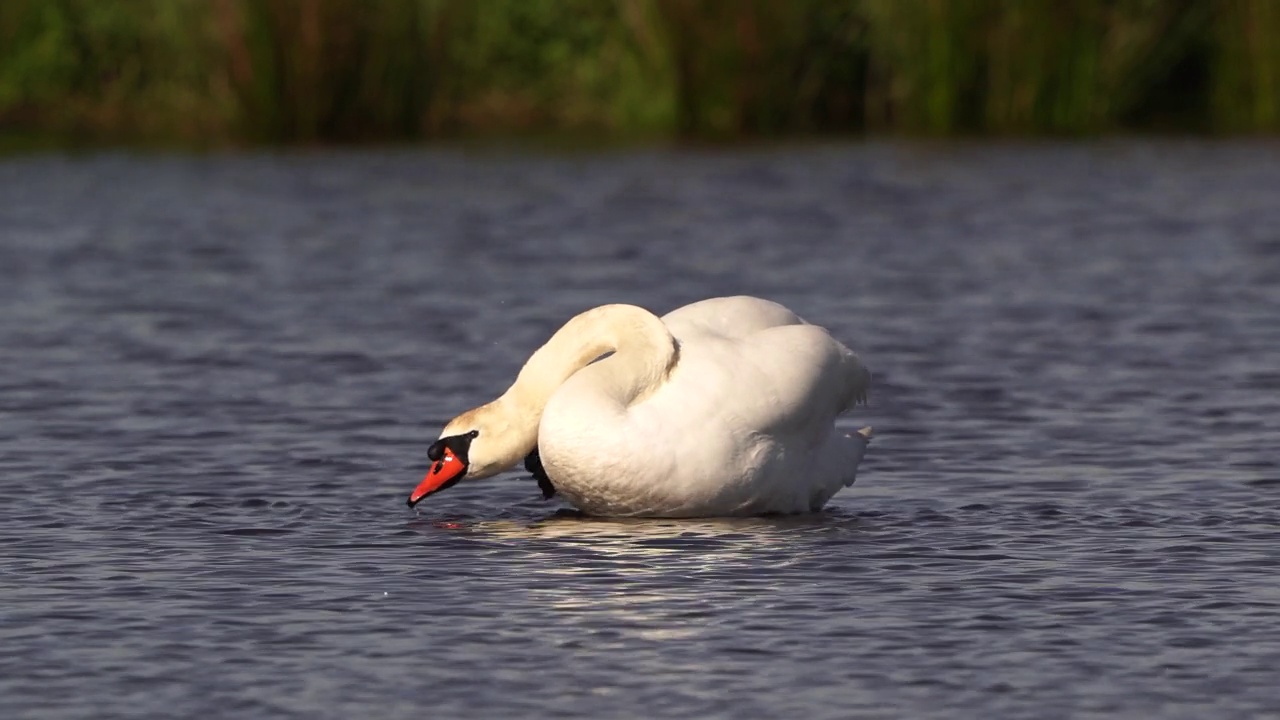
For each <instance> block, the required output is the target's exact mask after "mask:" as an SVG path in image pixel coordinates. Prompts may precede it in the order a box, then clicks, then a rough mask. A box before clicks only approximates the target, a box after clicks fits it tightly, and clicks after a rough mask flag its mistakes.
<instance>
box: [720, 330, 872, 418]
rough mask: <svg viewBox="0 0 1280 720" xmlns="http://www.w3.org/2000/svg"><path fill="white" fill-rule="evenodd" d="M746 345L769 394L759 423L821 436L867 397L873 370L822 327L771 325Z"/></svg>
mask: <svg viewBox="0 0 1280 720" xmlns="http://www.w3.org/2000/svg"><path fill="white" fill-rule="evenodd" d="M743 344H744V355H745V358H746V359H747V360H748V361H749V362H750V363H751V365H752V366H753V367H754V369H755V370H756V372H757V373H758V374H759V379H758V384H759V386H760V387H761V389H762V390H764V395H765V399H767V402H765V403H763V404H761V405H760V406H758V407H756V408H755V417H754V418H753V419H752V421H753V422H754V423H755V424H756V427H760V428H762V429H765V428H767V429H768V431H772V432H775V433H786V432H789V431H790V432H798V433H804V434H807V435H810V436H812V437H815V438H816V437H821V436H824V435H825V431H826V430H828V429H829V428H830V426H831V423H832V422H833V421H834V420H835V418H836V416H837V415H840V414H841V413H843V412H845V411H847V410H849V409H851V408H853V407H854V406H855V405H857V404H859V403H865V402H866V399H867V393H868V391H869V388H870V385H871V373H870V371H869V370H867V368H866V366H865V365H863V364H862V361H861V359H859V358H858V356H857V355H856V354H855V353H854V352H853V351H851V350H849V349H848V348H847V347H845V346H844V345H842V344H840V343H839V342H837V341H836V340H835V339H833V338H832V337H831V336H830V335H829V334H828V333H827V331H826V330H824V329H823V328H821V327H818V326H816V325H791V326H785V327H775V328H769V329H767V330H763V331H761V332H758V333H755V334H754V335H752V336H751V337H749V338H747V339H746V340H744V341H743Z"/></svg>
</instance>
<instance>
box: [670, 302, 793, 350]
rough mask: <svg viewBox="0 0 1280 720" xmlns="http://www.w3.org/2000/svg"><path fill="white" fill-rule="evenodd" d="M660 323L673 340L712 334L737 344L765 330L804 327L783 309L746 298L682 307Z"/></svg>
mask: <svg viewBox="0 0 1280 720" xmlns="http://www.w3.org/2000/svg"><path fill="white" fill-rule="evenodd" d="M662 322H663V324H665V325H666V326H667V328H668V329H669V330H670V331H671V334H672V335H674V336H675V337H676V338H681V337H690V336H697V335H706V334H711V335H717V336H720V337H724V338H732V339H737V340H742V339H746V338H747V337H749V336H751V335H754V334H755V333H758V332H760V331H762V330H766V329H768V328H774V327H780V326H784V325H802V324H804V320H802V319H801V318H800V316H798V315H796V314H795V313H794V312H792V311H790V310H788V309H787V308H786V307H784V306H782V305H779V304H778V303H776V302H773V301H771V300H764V299H761V298H756V297H750V296H747V295H739V296H735V297H721V298H711V299H710V300H702V301H699V302H696V303H693V304H691V305H685V306H684V307H682V308H678V309H676V310H672V311H671V312H669V313H667V314H666V315H663V316H662Z"/></svg>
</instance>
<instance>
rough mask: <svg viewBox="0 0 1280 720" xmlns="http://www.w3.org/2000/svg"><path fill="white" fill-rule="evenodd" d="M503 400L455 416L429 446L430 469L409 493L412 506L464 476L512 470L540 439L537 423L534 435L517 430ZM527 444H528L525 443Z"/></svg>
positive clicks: (470, 478) (485, 474) (477, 475)
mask: <svg viewBox="0 0 1280 720" xmlns="http://www.w3.org/2000/svg"><path fill="white" fill-rule="evenodd" d="M508 413H509V411H508V409H507V407H506V405H505V403H503V402H502V401H496V402H493V403H490V404H489V405H485V406H484V407H480V408H477V409H475V410H472V411H470V412H467V413H463V414H462V415H459V416H458V417H456V418H454V419H453V420H452V421H451V422H450V423H449V424H448V425H446V426H445V428H444V431H443V432H441V433H440V439H439V440H436V441H435V442H434V443H432V444H431V447H430V448H427V458H428V459H429V460H431V469H430V470H428V471H427V476H426V477H424V478H423V479H422V482H420V483H418V487H416V488H414V490H413V492H412V493H410V495H409V507H413V506H414V505H416V504H418V502H419V501H420V500H422V499H423V498H425V497H427V496H428V495H432V494H435V493H438V492H440V491H441V490H447V489H448V488H451V487H453V486H454V485H456V484H458V481H460V480H462V479H463V478H464V477H465V478H467V479H469V480H479V479H481V478H487V477H490V476H493V475H497V474H498V473H500V472H502V471H504V470H509V469H510V468H512V467H514V466H515V464H516V463H518V462H520V461H521V460H522V459H523V458H524V457H525V455H527V454H528V453H529V451H530V450H531V449H532V448H533V446H534V445H535V444H536V443H537V430H536V425H535V426H534V429H533V430H532V433H533V435H532V437H525V435H527V434H528V433H527V432H525V433H522V432H518V431H517V430H516V427H517V426H516V425H514V424H513V423H512V422H511V417H510V415H509V414H508ZM526 446H527V447H526Z"/></svg>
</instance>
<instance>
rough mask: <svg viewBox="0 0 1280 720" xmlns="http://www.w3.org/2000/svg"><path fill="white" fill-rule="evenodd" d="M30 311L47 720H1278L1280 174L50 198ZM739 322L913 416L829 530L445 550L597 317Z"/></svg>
mask: <svg viewBox="0 0 1280 720" xmlns="http://www.w3.org/2000/svg"><path fill="white" fill-rule="evenodd" d="M0 271H2V272H3V282H2V283H0V368H2V371H0V497H3V499H4V502H3V505H2V506H0V543H2V547H3V554H2V555H0V648H3V652H0V706H2V708H3V711H4V712H3V715H4V717H6V718H16V717H30V718H44V717H50V718H112V717H123V716H131V717H142V716H167V717H192V718H195V717H199V718H215V717H234V718H250V717H298V718H352V717H379V718H418V717H476V718H497V717H549V716H557V717H584V718H604V717H635V718H641V717H707V718H713V717H714V718H748V717H798V718H806V719H809V720H816V719H820V718H848V717H884V718H898V717H904V718H905V717H909V718H952V717H984V718H1058V717H1090V716H1120V717H1134V718H1138V717H1157V716H1158V717H1164V718H1207V717H1212V718H1246V717H1257V716H1259V714H1262V713H1264V712H1272V713H1274V712H1276V711H1277V710H1280V689H1278V688H1280V669H1278V668H1280V573H1278V571H1280V464H1278V463H1280V447H1278V446H1280V392H1277V390H1280V146H1278V145H1276V144H1266V143H1218V144H1195V143H1181V142H1173V141H1169V142H1155V143H1137V142H1133V143H1130V142H1120V143H1098V144H1089V145H1078V146H1072V145H1065V146H1059V145H996V146H981V145H978V146H967V147H946V146H918V147H911V146H894V145H869V146H848V147H805V148H793V149H786V150H772V151H770V150H754V151H738V152H687V153H680V152H674V151H672V152H632V153H620V154H613V155H598V156H577V157H553V156H542V155H523V156H504V155H495V154H489V155H482V154H465V153H462V152H459V151H444V150H442V151H434V152H398V151H386V152H367V153H335V154H286V155H278V156H271V155H251V156H232V157H209V158H168V157H159V158H156V157H130V156H127V155H110V154H107V155H94V156H88V157H80V158H69V159H68V158H52V157H34V158H25V159H10V160H7V161H4V162H0ZM735 293H750V294H756V295H762V296H766V297H769V298H772V299H775V300H778V301H781V302H783V303H786V304H787V305H789V306H791V307H792V308H793V309H795V310H796V311H797V312H799V313H800V314H801V315H802V316H804V317H806V318H807V319H809V320H811V321H813V322H817V323H821V324H824V325H826V326H828V327H829V328H830V329H831V330H832V331H833V332H834V333H835V334H836V335H837V336H838V337H840V338H841V339H843V340H844V341H845V342H846V343H847V344H849V345H850V346H851V347H853V348H855V349H856V350H857V351H858V352H859V353H860V354H861V355H862V357H863V359H864V360H865V361H866V363H867V364H868V365H869V366H870V367H871V368H872V370H873V372H874V373H875V381H874V385H873V390H872V399H871V404H870V406H869V407H867V408H863V409H860V410H859V411H858V412H857V413H856V414H855V415H854V416H853V417H852V418H850V420H849V424H850V427H857V426H860V425H862V424H871V425H873V426H874V427H875V429H876V439H875V441H874V442H873V443H872V447H871V450H870V452H869V454H868V456H867V459H866V462H865V463H864V465H863V469H862V472H861V474H860V479H859V481H858V483H857V484H856V485H855V486H854V487H852V488H850V489H847V490H845V491H843V492H842V493H841V494H839V495H837V496H836V499H835V500H834V501H833V503H832V505H831V506H830V508H829V511H828V512H826V513H824V514H821V515H818V516H812V517H803V518H795V519H756V520H737V521H689V522H658V521H633V522H608V521H595V520H585V519H579V518H576V517H573V516H572V515H570V514H567V513H564V512H563V511H561V512H559V513H558V512H557V511H558V510H560V508H561V506H560V505H559V504H557V503H556V502H554V501H553V502H544V501H543V500H541V498H540V494H539V493H538V490H537V487H536V485H535V483H534V482H533V481H532V480H530V479H529V478H527V477H525V476H524V474H523V473H511V474H510V475H508V476H503V477H500V478H498V479H495V480H491V481H486V482H477V483H475V484H467V483H463V484H462V485H460V486H458V487H456V488H453V489H451V490H449V491H447V492H445V493H443V494H441V495H439V496H436V497H432V498H430V499H429V500H428V501H426V502H424V503H423V504H422V505H420V506H419V507H418V509H417V511H411V510H408V509H407V508H406V507H405V505H404V500H405V497H406V495H407V493H408V492H409V491H410V489H412V487H413V485H414V484H415V483H416V482H417V481H418V480H419V479H420V478H421V475H422V473H423V471H424V470H425V469H426V465H427V460H426V457H425V451H426V448H427V445H428V444H429V442H430V441H431V440H432V439H434V437H435V435H436V433H438V431H439V428H440V424H441V423H442V422H443V421H445V420H446V419H448V418H449V417H451V416H452V415H454V414H456V413H457V412H460V411H462V410H465V409H467V408H469V407H471V406H473V405H476V404H478V403H481V402H483V401H485V400H487V399H489V398H490V397H492V396H494V395H496V394H497V393H499V392H500V391H501V390H502V389H504V388H505V386H506V384H507V383H508V382H509V381H510V380H511V378H512V377H513V375H514V373H515V371H516V370H517V369H518V367H519V366H520V363H521V362H522V361H523V359H524V358H525V357H526V356H527V354H528V353H529V352H530V351H531V350H532V349H533V348H534V347H536V346H537V345H538V344H539V343H540V342H541V341H542V340H544V339H545V338H546V337H547V336H548V335H549V334H550V333H551V332H552V331H553V330H554V329H555V328H556V327H558V325H559V324H560V323H561V322H563V321H564V320H565V319H567V318H568V317H569V316H570V315H572V314H574V313H575V312H577V311H580V310H582V309H585V308H587V307H590V306H593V305H597V304H602V303H606V302H620V301H621V302H635V303H640V304H643V305H646V306H648V307H650V308H652V309H654V310H656V311H659V312H664V311H666V310H669V309H671V308H673V307H676V306H678V305H681V304H683V303H686V302H689V301H692V300H695V299H699V298H702V297H707V296H713V295H722V294H735ZM743 391H744V392H750V388H744V389H743ZM655 452H661V448H655Z"/></svg>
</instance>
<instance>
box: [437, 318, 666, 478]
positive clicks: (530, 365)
mask: <svg viewBox="0 0 1280 720" xmlns="http://www.w3.org/2000/svg"><path fill="white" fill-rule="evenodd" d="M609 353H613V354H612V355H611V356H610V357H608V358H606V359H604V360H602V361H601V362H600V365H601V366H602V367H601V371H600V372H599V374H598V375H597V376H596V378H595V379H596V380H597V381H598V383H597V385H596V389H597V390H599V391H600V392H602V393H606V394H607V395H608V397H609V399H610V400H612V401H615V402H617V403H619V404H620V405H621V406H622V407H626V406H629V405H631V404H632V403H634V402H636V401H637V400H640V399H642V398H644V397H645V396H646V395H647V394H648V393H649V391H650V390H653V389H655V388H657V387H658V386H659V385H660V384H661V383H662V382H663V381H664V380H666V378H667V374H668V373H669V372H670V371H671V369H672V368H673V367H674V366H675V363H676V360H677V356H678V349H677V346H676V341H675V338H673V337H672V336H671V332H670V331H668V330H667V326H666V325H664V324H663V323H662V320H660V319H659V318H658V317H657V316H655V315H654V314H653V313H651V312H649V311H648V310H645V309H643V308H640V307H636V306H634V305H620V304H617V305H603V306H601V307H597V308H594V309H592V310H588V311H586V312H584V313H582V314H580V315H577V316H575V317H574V318H573V319H571V320H569V322H567V323H565V324H564V326H563V327H561V328H560V329H559V330H557V331H556V333H555V334H554V335H552V336H551V339H550V340H548V341H547V342H546V344H545V345H543V346H542V347H540V348H538V350H537V351H535V352H534V353H533V355H532V356H530V357H529V360H528V361H527V362H526V363H525V364H524V367H523V368H522V369H521V370H520V374H519V375H518V376H517V377H516V380H515V382H514V383H513V384H512V385H511V387H510V388H508V389H507V391H506V392H505V393H503V394H502V396H501V397H499V398H498V399H497V400H494V401H493V402H491V403H489V404H488V405H484V406H482V407H479V408H476V409H475V410H472V411H470V412H467V413H464V414H463V415H460V416H458V417H457V418H455V419H454V420H453V421H452V422H450V423H449V426H448V427H447V428H446V429H445V431H444V433H442V436H443V435H450V434H459V433H464V432H467V431H468V430H470V429H473V428H474V427H475V426H476V424H477V423H478V422H483V423H484V425H485V426H487V427H489V428H491V429H495V430H497V431H498V433H499V434H500V435H501V437H502V441H501V444H502V450H503V451H504V452H502V453H501V454H502V458H501V460H500V463H501V464H503V465H506V467H511V466H514V465H515V464H516V463H518V462H519V461H520V460H521V459H523V458H524V456H525V455H527V454H528V453H529V452H531V451H532V450H533V449H534V448H535V447H536V446H537V442H538V423H539V421H540V420H541V419H542V411H543V408H545V407H546V405H547V401H548V400H550V398H551V395H552V394H553V393H554V392H555V391H556V389H557V388H559V387H560V386H561V385H562V384H564V382H565V381H566V380H568V379H569V377H570V376H572V375H573V374H574V373H576V372H578V371H579V370H581V369H582V368H584V367H586V366H587V365H590V364H591V363H592V362H593V361H595V360H598V359H599V358H600V357H601V356H603V355H607V354H609ZM606 364H607V367H608V370H607V372H606V371H605V368H604V367H603V366H605V365H606Z"/></svg>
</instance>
